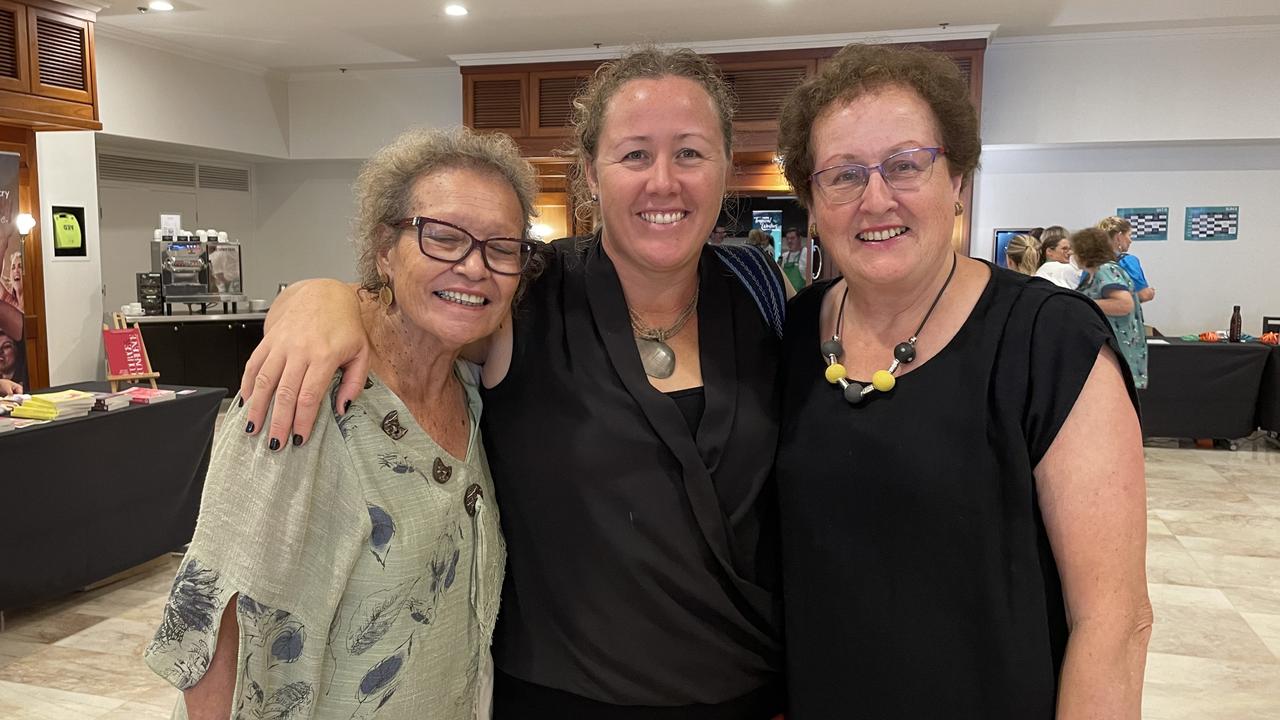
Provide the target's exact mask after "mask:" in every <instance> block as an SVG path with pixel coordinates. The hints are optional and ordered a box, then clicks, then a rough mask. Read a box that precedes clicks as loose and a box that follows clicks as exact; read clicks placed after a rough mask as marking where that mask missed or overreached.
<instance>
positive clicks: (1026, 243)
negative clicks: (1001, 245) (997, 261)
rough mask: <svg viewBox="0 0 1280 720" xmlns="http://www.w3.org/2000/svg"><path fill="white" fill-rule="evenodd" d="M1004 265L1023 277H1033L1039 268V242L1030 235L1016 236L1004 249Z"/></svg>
mask: <svg viewBox="0 0 1280 720" xmlns="http://www.w3.org/2000/svg"><path fill="white" fill-rule="evenodd" d="M1004 255H1005V265H1006V266H1008V268H1009V269H1010V270H1014V271H1017V272H1020V273H1022V274H1023V275H1035V274H1036V268H1037V267H1039V266H1040V241H1039V240H1036V239H1035V237H1034V236H1031V235H1018V236H1016V237H1014V238H1013V239H1012V240H1010V241H1009V247H1007V248H1005V251H1004Z"/></svg>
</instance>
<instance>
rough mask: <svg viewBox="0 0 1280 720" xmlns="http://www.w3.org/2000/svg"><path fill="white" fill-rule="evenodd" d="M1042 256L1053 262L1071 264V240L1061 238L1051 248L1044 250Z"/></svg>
mask: <svg viewBox="0 0 1280 720" xmlns="http://www.w3.org/2000/svg"><path fill="white" fill-rule="evenodd" d="M1044 255H1045V257H1047V258H1049V259H1050V260H1053V261H1054V262H1060V263H1066V262H1071V240H1070V239H1068V238H1062V239H1061V240H1059V241H1058V242H1056V243H1054V245H1053V247H1047V248H1045V249H1044Z"/></svg>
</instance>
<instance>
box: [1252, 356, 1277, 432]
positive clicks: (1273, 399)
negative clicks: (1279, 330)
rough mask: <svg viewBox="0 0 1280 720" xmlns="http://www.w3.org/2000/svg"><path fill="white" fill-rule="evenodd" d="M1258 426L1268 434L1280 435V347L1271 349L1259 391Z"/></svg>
mask: <svg viewBox="0 0 1280 720" xmlns="http://www.w3.org/2000/svg"><path fill="white" fill-rule="evenodd" d="M1257 415H1258V417H1257V421H1256V424H1257V426H1258V427H1260V428H1262V429H1263V430H1266V431H1268V432H1273V433H1280V347H1273V348H1271V354H1270V355H1269V356H1268V357H1267V366H1266V368H1265V369H1264V370H1263V371H1262V387H1260V388H1259V389H1258V412H1257Z"/></svg>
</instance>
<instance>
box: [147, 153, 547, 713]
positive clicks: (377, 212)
mask: <svg viewBox="0 0 1280 720" xmlns="http://www.w3.org/2000/svg"><path fill="white" fill-rule="evenodd" d="M356 194H357V197H358V201H359V218H358V221H357V227H356V240H355V244H356V248H357V255H358V258H359V260H358V273H359V277H360V281H361V286H362V287H361V291H360V292H359V293H358V304H357V308H358V317H359V327H360V332H361V333H362V334H364V335H365V336H367V338H368V342H369V347H370V353H369V365H370V369H371V373H370V374H369V375H368V379H367V380H366V379H365V378H364V377H361V378H360V383H361V384H362V387H363V388H364V393H363V394H362V395H361V396H360V397H359V398H358V399H357V400H356V401H354V402H350V401H347V402H344V403H342V405H341V406H339V404H338V402H337V394H338V388H339V386H340V383H341V380H340V378H338V377H334V378H332V379H330V380H329V381H328V391H327V393H326V396H327V397H329V398H330V399H331V402H330V403H329V405H328V407H327V408H326V409H325V412H324V413H323V415H322V417H321V419H320V421H319V422H318V423H317V424H316V426H315V430H314V434H313V436H312V438H311V442H310V443H308V444H307V445H306V446H305V447H296V448H295V449H294V452H293V454H292V456H291V457H290V461H289V462H284V461H283V458H282V457H280V456H279V455H277V453H278V452H279V451H280V450H281V449H282V446H283V445H284V443H282V442H281V440H280V439H279V438H275V437H272V438H268V437H265V436H258V437H255V436H253V435H251V434H249V433H246V432H245V429H247V430H250V431H252V430H253V429H254V427H253V426H254V421H253V420H250V419H248V417H247V409H246V408H245V407H244V400H243V398H241V400H240V401H239V402H238V403H237V407H235V408H233V409H232V410H231V411H230V412H229V413H228V415H227V417H226V419H225V420H224V422H223V424H222V430H221V431H220V432H219V434H218V437H217V439H216V441H215V444H214V449H213V457H212V460H211V461H210V466H209V473H208V477H207V478H206V480H205V488H204V496H203V499H202V502H201V508H200V518H199V521H198V523H197V527H196V534H195V538H194V539H193V540H192V543H191V546H190V548H189V549H188V551H187V554H186V557H185V558H184V559H183V561H182V564H181V566H180V570H179V572H178V576H177V579H176V580H175V582H174V585H173V590H172V592H171V593H170V596H169V599H168V603H167V604H166V606H165V609H164V618H163V621H162V623H161V625H160V627H159V629H158V630H157V631H156V635H155V639H154V641H153V642H152V643H151V645H150V646H149V647H148V648H147V651H146V661H147V663H148V664H149V665H150V666H151V668H152V669H153V670H155V671H156V672H157V673H159V674H160V675H162V676H163V677H164V678H165V679H166V680H168V681H169V682H171V683H172V684H174V685H175V686H176V687H178V688H180V689H181V690H183V695H182V696H181V698H180V699H179V701H178V708H177V712H176V716H178V717H184V716H185V717H190V718H193V719H195V718H226V717H231V716H234V717H259V716H267V715H269V716H271V717H279V718H308V717H317V718H349V717H356V716H359V717H365V716H366V714H370V713H373V712H374V711H375V709H376V710H377V712H378V715H377V716H378V717H387V718H423V717H431V718H443V719H450V718H452V719H457V720H463V719H470V718H475V717H486V716H487V714H488V712H489V707H490V700H491V687H492V685H491V682H492V672H493V671H492V663H491V660H490V655H489V644H490V638H491V636H492V633H493V628H494V623H495V621H496V618H497V612H498V601H499V595H500V590H501V587H502V580H503V571H504V564H505V552H506V551H505V546H504V542H503V538H502V533H501V530H500V528H499V521H498V512H497V507H496V506H495V505H494V491H493V486H492V482H491V481H490V478H489V469H488V467H487V464H486V461H485V456H484V449H483V447H482V446H481V445H480V444H479V440H478V423H479V420H480V398H479V391H478V388H477V374H478V370H477V368H476V367H475V366H474V365H471V364H469V363H467V362H465V361H462V360H460V355H461V353H462V351H463V348H464V347H466V346H468V345H470V344H471V343H474V342H476V341H478V340H480V339H482V338H485V337H487V336H489V335H491V334H492V333H493V332H494V331H495V330H496V329H497V328H498V326H499V324H500V323H501V322H503V320H504V319H505V318H506V317H507V316H508V313H509V310H510V306H511V302H512V299H513V298H514V297H515V295H516V292H517V287H518V285H519V284H520V282H521V280H522V277H523V276H524V275H525V274H527V273H529V272H530V268H531V260H532V257H533V250H534V246H535V244H534V243H533V242H531V241H530V240H528V239H527V236H526V230H527V228H528V225H529V216H530V212H531V209H532V206H533V198H534V180H533V171H532V168H531V167H530V166H529V164H528V163H527V162H526V161H524V160H523V159H521V158H520V154H519V151H518V149H517V148H516V146H515V144H514V143H513V142H512V141H511V140H510V139H509V138H506V137H504V136H497V135H478V134H474V133H471V132H469V131H467V130H450V131H427V130H420V131H411V132H408V133H405V134H404V135H402V136H400V137H399V138H398V139H396V140H395V141H394V142H393V143H391V144H390V145H388V146H387V147H385V148H383V149H382V150H380V151H379V152H378V153H377V154H376V155H374V157H373V158H372V159H370V160H369V162H368V163H367V164H366V165H365V167H364V169H363V171H362V172H361V173H360V177H359V179H358V181H357V183H356ZM301 440H302V438H301V437H298V436H294V438H293V444H294V445H301ZM236 688H238V689H239V691H238V692H236Z"/></svg>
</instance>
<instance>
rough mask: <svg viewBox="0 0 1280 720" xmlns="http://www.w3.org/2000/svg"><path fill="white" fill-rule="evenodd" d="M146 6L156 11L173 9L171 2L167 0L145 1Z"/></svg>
mask: <svg viewBox="0 0 1280 720" xmlns="http://www.w3.org/2000/svg"><path fill="white" fill-rule="evenodd" d="M147 7H148V8H151V9H152V10H155V11H156V12H168V11H170V10H172V9H173V3H171V2H168V0H151V2H149V3H147Z"/></svg>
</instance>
